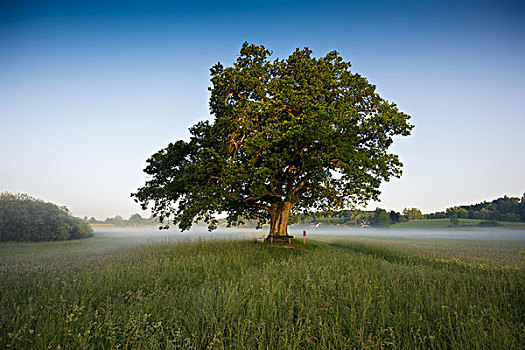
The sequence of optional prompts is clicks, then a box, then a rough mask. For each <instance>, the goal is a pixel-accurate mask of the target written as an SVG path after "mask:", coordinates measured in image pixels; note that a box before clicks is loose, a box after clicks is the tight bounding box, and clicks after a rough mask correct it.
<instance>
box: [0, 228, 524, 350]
mask: <svg viewBox="0 0 525 350" xmlns="http://www.w3.org/2000/svg"><path fill="white" fill-rule="evenodd" d="M79 242H80V241H79ZM83 242H84V243H82V242H81V243H78V244H79V245H75V244H74V242H71V243H70V242H63V243H49V244H47V243H37V244H34V245H24V244H22V245H16V246H15V245H11V246H9V245H7V246H5V245H0V280H1V281H2V283H1V285H0V300H1V303H0V307H1V313H0V348H14V349H21V348H22V349H23V348H34V349H45V348H53V349H57V348H60V349H117V348H119V349H126V348H128V349H129V348H134V349H140V348H143V349H170V348H188V349H204V348H208V349H224V348H235V349H253V348H261V349H262V348H264V349H266V348H271V349H297V348H337V349H344V348H358V349H361V348H365V349H368V348H375V349H385V348H392V349H393V348H402V349H404V348H420V349H423V348H424V349H433V348H434V349H451V348H455V349H523V348H524V347H525V302H524V300H525V269H524V267H523V264H522V261H523V258H522V255H523V254H524V252H525V246H524V245H523V242H521V243H519V244H517V245H516V244H511V245H509V244H500V245H498V244H497V243H494V242H492V243H491V242H481V243H478V245H477V246H476V245H475V244H474V245H472V241H461V240H456V241H454V242H455V243H451V242H449V241H443V242H442V243H441V245H439V244H438V249H437V250H434V251H432V250H431V247H432V246H434V245H435V244H437V243H435V242H434V243H431V242H432V241H428V242H427V243H425V241H424V240H419V241H418V240H403V239H397V238H387V239H385V238H380V237H374V238H364V237H351V238H344V239H343V238H341V237H338V239H337V240H330V239H328V238H325V241H324V242H320V241H307V245H306V247H303V246H302V242H295V243H294V246H295V248H294V249H284V248H280V247H271V246H269V245H266V244H257V243H254V242H252V241H247V240H244V241H242V240H241V241H226V240H221V241H210V240H206V241H205V240H201V241H194V242H178V243H170V242H156V243H149V244H143V245H138V246H127V247H123V248H119V246H118V244H117V243H115V244H114V245H107V247H110V248H107V249H96V247H98V246H99V245H100V244H101V243H102V244H103V243H104V241H103V239H102V238H100V239H99V241H97V238H93V240H92V241H88V240H84V241H83ZM429 242H430V243H429ZM447 242H448V243H447ZM68 244H71V245H68ZM82 244H85V247H87V248H88V249H86V250H85V251H83V250H82V249H81V248H80V247H81V246H82ZM491 244H492V246H491ZM103 245H104V244H103ZM458 247H460V248H461V249H460V248H458ZM516 247H517V248H516ZM455 251H456V253H455ZM457 251H460V252H461V254H459V257H460V258H458V257H457ZM447 252H448V253H447ZM469 252H472V254H470V255H469ZM480 252H481V253H480ZM489 252H491V253H489ZM479 256H482V259H481V260H480V258H479ZM491 257H492V258H491ZM520 259H521V260H520Z"/></svg>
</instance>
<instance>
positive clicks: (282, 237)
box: [266, 235, 293, 244]
mask: <svg viewBox="0 0 525 350" xmlns="http://www.w3.org/2000/svg"><path fill="white" fill-rule="evenodd" d="M292 238H293V236H290V235H268V236H266V240H268V239H269V240H270V243H273V241H276V242H279V241H281V242H283V241H284V242H286V241H287V240H288V243H290V244H291V243H292Z"/></svg>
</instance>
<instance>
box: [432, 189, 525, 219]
mask: <svg viewBox="0 0 525 350" xmlns="http://www.w3.org/2000/svg"><path fill="white" fill-rule="evenodd" d="M426 218H427V219H451V220H452V221H455V220H456V219H476V220H486V221H510V222H519V221H521V222H525V194H524V195H523V196H522V197H521V199H520V198H518V197H508V196H503V197H501V198H498V199H495V200H493V201H492V202H487V201H484V202H481V203H477V204H472V205H460V206H454V207H451V208H448V209H447V210H446V211H444V212H437V213H432V214H427V215H426Z"/></svg>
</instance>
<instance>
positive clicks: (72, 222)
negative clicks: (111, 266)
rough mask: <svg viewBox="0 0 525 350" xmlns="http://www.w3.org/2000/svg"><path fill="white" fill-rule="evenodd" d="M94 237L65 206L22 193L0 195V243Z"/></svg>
mask: <svg viewBox="0 0 525 350" xmlns="http://www.w3.org/2000/svg"><path fill="white" fill-rule="evenodd" d="M91 236H93V230H92V229H91V227H90V226H89V225H88V224H87V223H86V222H84V221H83V220H81V219H79V218H75V217H73V216H71V213H70V212H69V210H68V209H67V208H66V207H59V206H57V205H55V204H53V203H46V202H44V201H42V200H40V199H35V198H31V197H29V196H28V195H25V194H12V193H8V192H3V193H0V241H59V240H67V239H78V238H86V237H91Z"/></svg>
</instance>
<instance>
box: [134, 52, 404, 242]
mask: <svg viewBox="0 0 525 350" xmlns="http://www.w3.org/2000/svg"><path fill="white" fill-rule="evenodd" d="M270 55H271V52H270V51H268V50H267V49H266V48H265V47H264V46H258V45H253V44H248V43H244V44H243V46H242V49H241V52H240V55H239V57H238V58H237V60H236V61H235V63H234V64H233V66H232V67H224V66H223V65H222V64H220V63H217V64H216V65H215V66H214V67H212V68H211V69H210V71H211V82H212V86H211V87H210V88H209V89H210V91H211V97H210V109H211V114H212V115H213V116H214V121H213V122H208V121H204V122H199V123H197V124H196V125H194V126H193V127H191V128H190V133H191V138H190V140H189V142H186V141H182V140H179V141H177V142H175V143H172V144H169V145H168V146H167V147H166V148H164V149H162V150H160V151H159V152H157V153H156V154H154V155H153V156H151V158H150V159H149V160H148V166H147V167H146V169H145V170H144V171H145V172H146V173H147V174H148V175H150V176H151V179H150V180H149V181H147V182H146V184H145V186H144V187H142V188H140V189H139V190H138V191H137V192H136V193H134V194H133V195H132V196H134V197H135V199H136V200H137V201H138V202H139V203H141V205H142V207H143V208H144V209H146V208H147V207H148V206H149V205H150V204H152V210H153V213H154V214H155V215H156V216H158V217H159V218H160V219H161V221H162V220H164V221H165V220H172V222H173V223H174V224H178V225H179V227H180V228H181V229H183V230H184V229H188V228H189V227H190V226H191V225H192V223H193V222H195V221H198V220H204V221H205V222H206V223H208V224H209V227H210V229H212V228H214V227H215V225H216V220H215V219H214V214H216V213H219V212H222V213H226V214H227V215H228V216H227V219H228V222H229V223H230V224H235V223H236V222H237V221H238V220H239V219H240V218H249V219H259V222H260V223H264V222H267V221H268V220H269V221H270V234H271V235H285V234H286V227H287V223H288V218H289V215H290V213H299V212H308V211H312V210H330V209H337V208H342V207H348V206H353V205H355V204H360V203H364V202H366V201H368V200H370V199H377V197H378V195H379V193H380V192H379V185H380V184H381V182H382V181H388V180H389V179H390V178H391V177H393V176H394V177H399V176H400V175H401V166H402V164H401V162H400V161H399V159H398V157H397V155H394V154H390V153H388V148H389V146H390V145H391V144H392V141H393V137H394V136H396V135H402V136H407V135H409V134H410V131H411V130H412V128H413V125H411V124H409V123H408V120H409V119H410V117H409V116H408V115H406V114H405V113H402V112H400V111H399V109H398V108H397V106H396V105H395V104H393V103H390V102H387V101H385V100H384V99H383V98H381V97H380V96H379V95H378V94H377V93H376V91H375V89H376V87H375V86H374V85H372V84H370V83H369V82H368V81H367V80H366V79H365V78H364V77H362V76H361V75H359V74H357V73H352V72H351V70H350V66H351V65H350V63H349V62H345V61H344V60H343V59H342V58H341V57H340V56H339V54H338V53H337V52H336V51H332V52H330V53H328V54H327V55H326V56H324V57H321V58H315V57H313V56H312V51H311V50H310V49H308V48H304V49H302V50H300V49H296V51H295V52H293V53H292V54H291V55H290V56H289V57H288V58H286V59H275V60H273V61H272V60H270V59H269V56H270Z"/></svg>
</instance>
